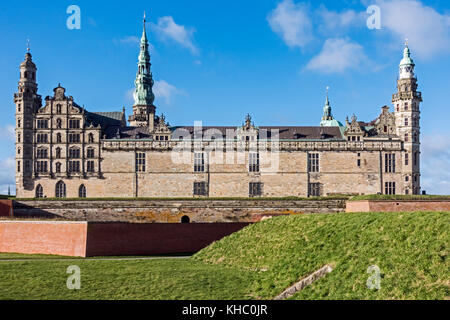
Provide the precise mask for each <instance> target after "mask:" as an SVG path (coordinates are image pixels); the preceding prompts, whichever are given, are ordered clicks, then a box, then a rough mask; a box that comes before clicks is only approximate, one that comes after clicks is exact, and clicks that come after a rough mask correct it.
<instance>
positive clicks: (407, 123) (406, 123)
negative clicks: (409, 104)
mask: <svg viewBox="0 0 450 320" xmlns="http://www.w3.org/2000/svg"><path fill="white" fill-rule="evenodd" d="M408 125H409V121H408V118H405V126H408Z"/></svg>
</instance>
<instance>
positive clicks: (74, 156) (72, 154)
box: [69, 148, 81, 159]
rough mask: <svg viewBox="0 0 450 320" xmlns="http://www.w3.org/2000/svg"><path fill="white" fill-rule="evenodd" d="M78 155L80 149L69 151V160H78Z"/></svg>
mask: <svg viewBox="0 0 450 320" xmlns="http://www.w3.org/2000/svg"><path fill="white" fill-rule="evenodd" d="M80 154H81V152H80V149H78V148H72V149H69V158H71V159H79V158H80Z"/></svg>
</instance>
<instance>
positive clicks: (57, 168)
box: [56, 162, 61, 173]
mask: <svg viewBox="0 0 450 320" xmlns="http://www.w3.org/2000/svg"><path fill="white" fill-rule="evenodd" d="M56 173H61V163H59V162H57V163H56Z"/></svg>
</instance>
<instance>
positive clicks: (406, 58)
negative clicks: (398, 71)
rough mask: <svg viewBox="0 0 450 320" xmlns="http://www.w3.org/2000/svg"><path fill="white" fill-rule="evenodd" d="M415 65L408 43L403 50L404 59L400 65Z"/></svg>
mask: <svg viewBox="0 0 450 320" xmlns="http://www.w3.org/2000/svg"><path fill="white" fill-rule="evenodd" d="M414 65H415V64H414V61H413V59H411V51H410V50H409V47H408V45H405V50H403V59H402V61H400V67H403V66H414Z"/></svg>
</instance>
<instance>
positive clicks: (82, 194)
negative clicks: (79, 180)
mask: <svg viewBox="0 0 450 320" xmlns="http://www.w3.org/2000/svg"><path fill="white" fill-rule="evenodd" d="M78 197H80V198H86V187H85V185H84V184H82V185H81V186H80V188H79V189H78Z"/></svg>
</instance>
